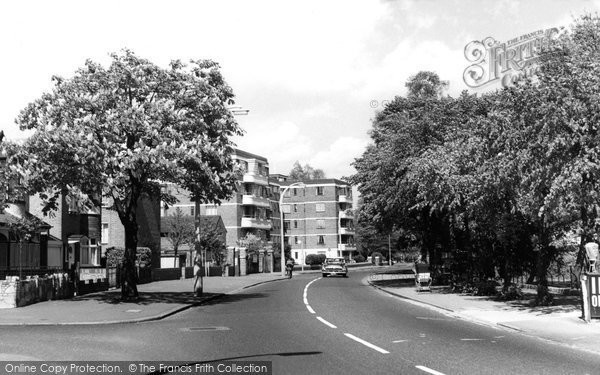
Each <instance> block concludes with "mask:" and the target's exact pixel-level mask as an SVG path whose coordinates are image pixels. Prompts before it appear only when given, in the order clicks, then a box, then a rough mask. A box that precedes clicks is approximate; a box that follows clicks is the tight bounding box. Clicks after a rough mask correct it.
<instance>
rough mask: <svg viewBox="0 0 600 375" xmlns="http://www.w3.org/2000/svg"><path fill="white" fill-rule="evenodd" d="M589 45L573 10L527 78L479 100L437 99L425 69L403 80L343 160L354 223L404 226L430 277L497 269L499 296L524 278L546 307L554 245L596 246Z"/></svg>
mask: <svg viewBox="0 0 600 375" xmlns="http://www.w3.org/2000/svg"><path fill="white" fill-rule="evenodd" d="M598 40H600V18H599V17H598V16H597V15H583V16H582V17H580V18H578V19H577V20H576V21H575V22H574V24H573V25H572V26H571V28H570V29H569V30H565V31H564V32H562V33H560V34H559V35H558V37H557V38H555V39H553V40H550V41H548V43H546V44H544V45H545V47H546V48H547V49H546V50H545V51H543V52H544V53H543V54H542V56H541V57H540V61H539V66H538V70H537V73H536V75H535V77H523V78H522V79H521V80H520V81H518V82H517V83H516V84H515V85H514V86H512V87H510V88H507V89H502V90H499V91H497V92H493V93H489V94H486V95H483V96H475V95H468V94H466V93H463V94H462V95H460V96H459V97H457V98H451V97H442V96H441V92H442V91H443V85H442V84H441V82H442V81H440V80H439V77H437V75H436V74H435V73H431V72H420V73H418V74H417V75H415V76H413V77H411V78H410V79H409V82H407V87H408V88H409V93H408V95H407V97H406V98H402V97H396V98H395V99H394V100H393V101H392V102H390V103H389V104H388V105H387V106H386V107H385V108H384V109H383V110H382V111H381V112H379V113H378V114H377V115H376V117H375V120H374V121H373V127H372V130H371V133H370V135H371V139H372V144H371V145H370V146H369V147H368V148H367V150H366V151H365V152H364V153H363V155H362V156H361V157H360V158H358V159H356V160H355V162H354V166H355V168H356V170H357V173H356V174H355V175H354V176H352V177H351V178H350V180H351V182H352V183H353V184H355V185H358V186H359V190H360V192H361V195H362V199H363V202H364V204H363V205H362V207H361V211H360V212H359V213H358V217H359V221H358V223H359V225H360V224H361V223H372V225H373V226H374V228H375V229H376V232H378V233H380V234H386V233H389V232H390V230H391V229H392V228H396V229H400V230H403V231H405V233H408V234H410V235H411V236H412V238H413V239H414V241H413V244H414V245H417V246H419V247H420V248H421V250H422V253H423V255H424V256H426V257H427V258H428V259H429V262H430V263H431V264H432V266H433V269H434V272H438V273H441V274H443V273H447V272H450V273H452V274H453V275H454V277H455V278H458V279H466V280H484V282H485V280H487V279H493V278H495V277H496V276H497V274H499V276H500V277H501V278H502V279H503V280H504V284H505V289H506V290H508V287H509V284H510V280H511V278H512V276H514V275H520V274H523V273H528V272H530V273H532V274H534V275H535V278H536V280H537V283H538V300H539V302H540V303H549V302H550V301H551V298H550V296H549V293H548V291H547V272H548V269H549V267H550V265H551V264H553V262H556V261H557V260H560V259H561V257H562V256H563V250H562V249H561V248H560V247H559V246H557V244H559V243H560V242H561V241H560V240H562V239H564V238H565V237H566V236H567V235H568V234H570V233H577V234H578V235H579V236H580V243H581V244H584V243H586V242H588V241H590V240H598V238H597V236H596V233H597V232H598V229H600V217H599V213H600V199H599V197H600V196H599V194H600V151H599V150H600V149H599V148H598V147H597V145H598V144H599V143H600V131H599V128H598V124H599V123H600V117H598V116H599V113H600V101H599V100H598V92H600V65H598V64H597V61H598V60H599V59H600V48H598ZM357 231H358V230H357ZM567 248H569V246H567ZM447 253H451V254H452V256H451V257H450V258H447V257H446V256H445V255H444V254H447ZM578 258H579V260H580V261H581V259H582V257H581V247H580V256H579V257H578ZM446 259H451V260H452V261H451V262H448V261H447V260H446Z"/></svg>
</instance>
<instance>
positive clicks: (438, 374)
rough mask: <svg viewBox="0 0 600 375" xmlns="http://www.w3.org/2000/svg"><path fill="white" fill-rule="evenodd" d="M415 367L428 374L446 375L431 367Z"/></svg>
mask: <svg viewBox="0 0 600 375" xmlns="http://www.w3.org/2000/svg"><path fill="white" fill-rule="evenodd" d="M415 367H416V368H418V369H419V370H421V371H425V372H428V373H430V374H433V375H444V373H442V372H439V371H435V370H432V369H430V368H429V367H425V366H415Z"/></svg>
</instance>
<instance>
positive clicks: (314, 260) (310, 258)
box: [304, 254, 327, 266]
mask: <svg viewBox="0 0 600 375" xmlns="http://www.w3.org/2000/svg"><path fill="white" fill-rule="evenodd" d="M325 259H327V256H326V255H325V254H308V255H307V256H306V260H305V261H304V262H305V263H306V264H307V265H309V266H312V265H319V264H322V263H323V262H324V261H325Z"/></svg>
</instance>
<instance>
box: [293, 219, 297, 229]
mask: <svg viewBox="0 0 600 375" xmlns="http://www.w3.org/2000/svg"><path fill="white" fill-rule="evenodd" d="M294 228H295V229H298V220H294Z"/></svg>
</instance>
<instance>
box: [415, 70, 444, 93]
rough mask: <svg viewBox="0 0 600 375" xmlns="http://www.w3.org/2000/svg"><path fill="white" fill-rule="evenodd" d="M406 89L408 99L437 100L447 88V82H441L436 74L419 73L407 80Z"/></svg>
mask: <svg viewBox="0 0 600 375" xmlns="http://www.w3.org/2000/svg"><path fill="white" fill-rule="evenodd" d="M406 87H407V88H408V94H407V97H409V98H411V97H416V98H438V97H439V96H440V95H442V92H443V91H444V90H445V89H446V88H447V87H448V82H447V81H442V80H441V79H440V77H439V76H438V75H437V73H434V72H430V71H420V72H419V73H417V74H415V75H414V76H411V77H409V78H408V81H407V82H406Z"/></svg>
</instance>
